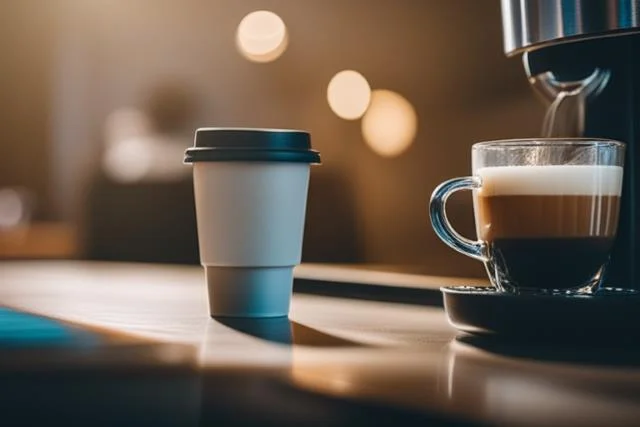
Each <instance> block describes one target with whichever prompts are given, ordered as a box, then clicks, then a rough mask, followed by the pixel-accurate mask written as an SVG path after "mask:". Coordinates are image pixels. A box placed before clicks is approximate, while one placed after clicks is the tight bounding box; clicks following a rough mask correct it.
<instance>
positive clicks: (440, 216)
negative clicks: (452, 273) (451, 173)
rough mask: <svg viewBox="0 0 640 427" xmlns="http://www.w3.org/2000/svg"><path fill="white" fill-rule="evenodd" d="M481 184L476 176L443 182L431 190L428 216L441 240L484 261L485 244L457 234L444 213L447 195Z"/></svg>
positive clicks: (485, 255) (485, 254)
mask: <svg viewBox="0 0 640 427" xmlns="http://www.w3.org/2000/svg"><path fill="white" fill-rule="evenodd" d="M481 186H482V180H481V179H480V178H479V177H477V176H467V177H464V178H453V179H450V180H448V181H445V182H443V183H442V184H440V185H439V186H438V187H436V189H435V190H433V194H432V195H431V202H430V203H429V216H430V217H431V224H432V225H433V229H434V231H435V232H436V234H437V235H438V237H439V238H440V239H442V241H443V242H445V243H446V244H447V245H449V246H450V247H451V248H453V249H455V250H456V251H458V252H460V253H462V254H464V255H467V256H470V257H471V258H474V259H477V260H480V261H483V262H485V261H487V260H488V257H487V249H486V248H487V245H486V244H485V243H484V242H482V241H480V240H478V241H473V240H469V239H467V238H466V237H463V236H461V235H460V234H458V232H457V231H456V230H454V229H453V227H452V226H451V223H450V222H449V220H448V219H447V213H446V204H447V199H449V196H451V195H452V194H453V193H455V192H456V191H460V190H473V189H476V188H480V187H481Z"/></svg>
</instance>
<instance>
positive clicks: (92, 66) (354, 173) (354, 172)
mask: <svg viewBox="0 0 640 427" xmlns="http://www.w3.org/2000/svg"><path fill="white" fill-rule="evenodd" d="M7 3H15V4H11V5H10V6H9V5H7ZM18 3H20V2H18V1H13V2H12V1H10V2H6V3H4V4H3V6H2V8H3V9H5V8H9V9H11V8H13V7H18V6H16V4H18ZM50 3H56V5H57V6H58V7H55V8H54V7H51V10H49V11H48V12H47V13H44V12H43V15H42V19H45V18H50V20H53V22H54V23H55V27H54V30H51V32H50V33H46V34H47V35H52V34H53V36H54V37H52V40H53V41H49V37H48V36H47V37H42V36H40V38H41V39H43V40H42V41H43V42H44V43H42V44H40V42H39V41H37V40H35V39H34V40H33V41H30V39H25V41H24V44H23V42H20V43H21V44H20V46H22V47H24V48H25V49H27V48H29V46H31V45H37V46H39V48H40V49H42V50H44V51H46V52H50V53H51V55H52V58H53V59H52V61H51V63H46V64H45V63H42V64H40V65H39V67H38V68H39V69H41V70H47V71H48V72H49V76H50V80H48V78H46V76H44V71H42V73H43V75H42V76H40V75H37V76H33V77H31V80H32V81H33V82H38V84H35V85H34V84H31V85H30V87H29V88H28V89H27V88H22V87H20V86H18V87H16V84H17V83H19V82H21V81H22V77H19V76H18V75H17V74H16V75H15V76H14V77H13V79H9V80H6V79H5V80H3V81H2V82H1V83H0V84H1V85H2V86H3V87H4V86H7V87H9V88H10V89H12V90H13V91H14V92H13V93H14V94H15V96H16V97H20V96H21V95H22V94H28V93H31V92H37V93H38V95H37V100H39V101H42V102H39V105H38V108H41V109H42V111H39V110H38V109H37V108H36V109H35V110H34V111H33V114H37V115H38V117H39V118H36V119H34V120H35V122H36V123H41V125H40V127H39V129H40V130H39V131H38V132H40V133H38V135H35V134H34V135H31V136H27V135H25V136H24V138H23V142H22V143H21V144H11V145H8V144H7V142H6V141H3V142H2V146H3V148H2V150H3V151H2V157H1V158H0V162H1V164H2V170H3V172H1V173H0V185H5V184H10V183H13V182H16V181H20V180H22V181H24V183H25V184H26V185H32V186H34V187H35V188H37V189H38V191H39V194H41V196H42V197H43V198H45V199H46V198H47V197H50V198H51V200H52V202H51V203H49V204H45V205H44V206H45V207H46V209H45V210H44V211H43V214H44V215H46V216H49V217H58V218H69V219H72V218H74V215H75V212H76V211H77V209H78V207H79V203H80V200H81V194H82V193H81V189H82V182H83V179H84V177H86V173H87V170H89V169H90V168H91V165H92V164H94V163H93V159H95V157H96V156H97V155H98V154H99V151H100V150H99V147H100V143H101V129H102V125H103V121H104V119H105V118H106V117H107V115H108V114H109V113H110V112H112V111H113V110H114V109H116V108H119V107H122V106H125V105H136V104H139V103H140V102H141V99H142V97H143V96H144V94H145V93H146V92H147V91H148V90H149V88H150V87H151V86H152V85H154V84H156V83H158V82H161V81H164V80H173V81H179V82H184V84H185V85H187V86H188V87H189V88H190V89H191V90H192V91H193V92H194V93H196V94H197V95H198V101H199V106H200V110H199V113H198V117H197V120H196V121H197V124H199V125H218V126H257V127H293V128H303V129H308V130H310V131H311V132H312V134H313V138H314V144H315V146H316V147H317V148H318V149H319V150H320V151H321V152H322V154H323V160H324V164H323V166H322V167H320V168H316V169H314V171H313V177H312V184H311V196H310V201H309V227H308V229H307V236H306V237H307V240H306V245H307V247H308V248H311V247H313V250H307V252H308V253H310V254H312V257H311V258H312V259H314V260H323V259H324V260H333V261H364V262H375V263H383V264H395V265H406V266H412V268H416V269H418V270H420V271H426V272H431V273H437V274H458V275H467V274H469V275H478V274H482V269H481V266H479V265H478V264H477V263H476V262H474V261H471V260H467V259H465V258H464V257H462V256H461V255H457V254H454V253H453V252H452V251H451V250H449V249H448V248H446V247H445V246H444V245H443V244H441V243H440V242H439V241H438V240H437V238H436V237H435V235H434V234H433V232H432V231H431V228H430V225H429V221H428V218H427V210H426V205H427V200H428V197H429V194H430V192H431V191H432V190H433V188H434V187H435V186H436V185H437V184H438V183H439V182H441V181H443V180H444V179H447V178H449V177H453V176H457V175H464V174H468V173H469V167H470V158H469V150H470V146H471V144H472V143H473V142H474V141H478V140H485V139H494V138H504V137H521V136H535V135H537V133H538V130H539V127H540V123H541V120H542V114H543V108H542V105H541V104H540V103H539V102H538V101H537V100H536V99H534V96H533V93H532V92H531V90H530V88H529V87H528V84H527V82H526V79H525V77H524V72H523V70H522V66H521V63H520V61H519V60H518V59H507V58H505V57H504V56H503V54H502V41H501V22H500V10H499V3H498V2H497V1H494V2H489V1H485V2H478V1H475V0H456V1H449V0H431V1H427V0H402V1H394V2H391V1H385V0H350V1H341V0H323V1H294V0H280V1H278V0H262V1H260V0H243V1H241V2H240V1H234V0H206V1H205V0H182V1H156V0H137V1H135V2H126V1H106V0H96V1H90V2H88V1H81V0H55V1H51V2H50ZM20 4H21V6H19V8H20V9H25V8H26V9H28V8H29V7H36V6H35V5H36V4H38V5H40V2H37V1H34V0H27V1H26V2H23V3H20ZM26 9H25V10H26ZM54 9H55V10H54ZM257 9H268V10H272V11H274V12H276V13H278V14H279V15H280V16H281V17H282V19H283V20H284V22H285V23H286V25H287V27H288V30H289V36H290V39H289V47H288V49H287V50H286V51H285V53H284V54H283V55H282V56H281V57H280V58H279V59H278V60H276V61H275V62H272V63H267V64H256V63H251V62H249V61H247V60H246V59H244V58H243V57H242V56H241V55H240V54H238V52H237V49H236V46H235V39H234V37H235V30H236V27H237V25H238V23H239V22H240V20H241V19H242V17H243V16H244V15H246V14H247V13H249V12H251V11H253V10H257ZM54 12H55V13H54ZM22 19H26V17H24V16H23V17H22ZM16 28H17V27H16ZM20 28H22V30H20V29H19V28H17V29H16V31H22V32H24V33H25V34H26V33H27V32H28V31H29V29H28V28H27V27H20ZM2 31H8V30H7V29H3V30H2ZM15 36H16V38H18V39H19V38H20V36H19V34H16V35H15ZM32 37H36V36H32ZM38 40H39V39H38ZM29 43H31V44H29ZM50 45H51V46H50ZM40 46H42V47H40ZM15 50H16V48H15V45H14V44H11V45H9V44H7V45H6V46H3V49H2V51H3V54H4V52H5V51H6V52H8V53H7V54H9V55H11V54H12V52H13V51H15ZM5 55H6V54H5ZM15 55H18V54H15ZM36 57H37V58H48V56H47V55H43V56H42V57H41V56H40V55H36V56H34V58H36ZM34 60H35V59H34ZM17 66H20V67H27V66H29V61H28V60H22V61H19V65H17ZM343 69H355V70H358V71H359V72H361V73H362V74H363V75H365V76H366V77H367V79H368V80H369V82H370V84H371V86H372V87H373V88H380V89H382V88H384V89H390V90H394V91H396V92H398V93H400V94H402V95H403V96H404V97H405V98H407V99H408V100H409V101H410V102H411V103H412V104H413V105H414V107H415V108H416V111H417V114H418V119H419V124H418V134H417V137H416V140H415V143H414V144H413V145H412V146H411V147H410V148H409V149H408V150H407V151H406V152H405V153H403V154H401V155H400V156H398V157H396V158H392V159H385V158H382V157H379V156H378V155H376V154H375V153H374V152H372V151H371V150H370V149H369V148H368V147H367V145H366V144H365V143H364V142H363V139H362V135H361V132H360V123H359V121H354V122H349V121H345V120H342V119H340V118H338V117H337V116H335V115H334V114H333V113H332V111H331V110H330V108H329V106H328V104H327V101H326V87H327V84H328V83H329V80H330V79H331V77H332V76H333V75H334V74H335V73H336V72H338V71H340V70H343ZM31 80H30V81H31ZM43 82H50V83H43ZM47 84H50V85H51V88H50V90H49V89H48V87H47V86H46V85H47ZM38 85H39V86H38ZM34 99H36V98H34ZM47 99H48V100H49V101H50V102H49V103H46V102H44V101H45V100H47ZM0 105H1V108H2V110H1V111H2V112H3V114H2V115H1V116H2V117H3V119H4V120H6V115H5V114H4V111H6V110H8V109H10V105H8V103H7V101H6V99H4V97H3V99H1V100H0ZM42 106H47V107H46V108H45V107H42ZM49 115H51V117H53V120H52V121H51V125H50V126H48V123H49V122H48V120H46V119H47V117H48V116H49ZM38 120H39V121H38ZM4 127H5V128H6V129H9V133H7V130H6V129H5V134H7V135H16V134H18V133H19V129H18V124H17V122H12V123H8V124H7V125H6V126H4ZM30 147H31V148H30ZM33 147H37V149H39V150H44V151H43V152H44V153H49V154H45V155H44V156H42V157H40V160H39V161H41V162H42V165H40V166H41V167H40V168H39V171H38V173H37V176H38V177H37V179H36V178H33V177H30V175H29V174H26V173H24V172H20V173H17V172H16V173H7V172H4V170H5V168H10V166H9V164H10V162H11V160H9V159H12V158H14V159H15V158H18V159H22V160H20V161H21V162H25V161H26V160H24V159H26V158H28V155H29V153H31V151H30V150H33V149H34V148H33ZM69 153H74V154H73V155H69ZM176 161H180V159H177V160H176ZM47 182H50V183H51V184H50V185H47V184H46V183H47ZM450 212H451V217H452V219H453V220H454V222H455V224H456V226H457V227H458V228H459V229H460V231H461V232H464V233H466V234H468V235H473V234H474V231H473V218H472V213H471V203H470V197H469V195H462V196H459V197H458V196H456V197H455V198H454V199H452V201H451V203H450Z"/></svg>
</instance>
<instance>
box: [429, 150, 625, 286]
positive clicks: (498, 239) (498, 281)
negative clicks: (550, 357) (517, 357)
mask: <svg viewBox="0 0 640 427" xmlns="http://www.w3.org/2000/svg"><path fill="white" fill-rule="evenodd" d="M623 160H624V144H622V143H619V142H617V141H607V140H592V139H577V138H576V139H551V138H550V139H544V138H543V139H531V140H510V141H495V142H486V143H479V144H475V145H474V146H473V148H472V174H473V175H472V176H471V177H467V178H458V179H454V180H451V181H448V182H447V183H445V184H443V186H444V187H449V190H448V191H445V190H446V189H445V188H443V186H441V187H439V189H438V190H439V193H440V194H439V195H436V194H435V193H436V192H434V197H433V198H432V219H434V218H435V221H434V227H436V232H437V234H438V235H439V236H440V237H441V238H442V239H443V240H444V241H445V242H446V243H448V244H450V245H451V246H453V247H454V248H455V249H457V250H459V251H461V252H463V253H466V254H468V255H470V256H473V257H475V258H477V259H480V260H481V261H483V262H484V264H485V267H486V270H487V273H488V275H489V279H490V280H491V282H492V284H493V285H494V286H495V287H496V288H497V289H498V290H501V291H505V292H516V293H536V292H542V293H590V292H593V291H595V290H597V288H598V287H599V285H600V284H601V282H602V280H603V278H604V273H605V267H606V264H607V262H608V260H609V255H610V252H611V249H612V247H613V243H614V240H615V235H616V231H617V226H618V215H619V211H620V194H621V190H622V174H623ZM461 180H466V181H464V182H466V183H467V184H464V183H463V182H462V181H461ZM452 182H454V183H456V185H457V186H456V185H454V186H455V188H452ZM465 188H466V189H471V190H473V205H474V214H475V223H476V232H477V236H478V241H476V242H472V241H469V240H467V239H464V238H462V237H461V236H459V235H458V234H457V233H455V232H453V234H452V233H450V232H448V231H453V229H452V228H451V226H450V224H449V223H448V221H447V222H446V224H445V223H443V222H440V223H439V222H438V211H442V212H443V210H444V201H445V200H446V197H448V194H449V193H451V192H453V191H455V190H458V189H465ZM445 193H446V194H445ZM443 196H444V198H443ZM438 199H439V200H438ZM434 208H435V209H434ZM440 219H441V218H440ZM445 221H446V218H445ZM438 225H440V227H438ZM447 227H448V228H447ZM455 239H462V240H460V243H458V244H457V245H456V244H454V243H450V242H451V241H452V240H455ZM460 245H463V246H464V245H467V246H466V247H461V246H460Z"/></svg>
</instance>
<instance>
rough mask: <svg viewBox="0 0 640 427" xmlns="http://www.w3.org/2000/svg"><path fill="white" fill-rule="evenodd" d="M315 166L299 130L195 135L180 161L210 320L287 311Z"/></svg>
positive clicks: (209, 131)
mask: <svg viewBox="0 0 640 427" xmlns="http://www.w3.org/2000/svg"><path fill="white" fill-rule="evenodd" d="M319 161H320V158H319V154H318V153H317V152H316V151H314V150H311V147H310V140H309V134H308V133H306V132H302V131H288V130H270V129H233V128H206V129H199V130H198V131H197V132H196V143H195V146H194V147H193V148H191V149H188V150H187V153H186V159H185V162H188V163H193V185H194V195H195V206H196V219H197V227H198V242H199V249H200V261H201V264H202V265H203V267H204V269H205V278H206V283H207V288H208V293H209V307H210V313H211V315H212V316H215V317H219V316H220V317H221V316H225V317H278V316H286V315H287V314H288V312H289V305H290V300H291V292H292V285H293V268H294V266H296V265H297V264H299V263H300V261H301V255H302V241H303V232H304V223H305V213H306V205H307V192H308V185H309V172H310V165H311V164H312V163H319Z"/></svg>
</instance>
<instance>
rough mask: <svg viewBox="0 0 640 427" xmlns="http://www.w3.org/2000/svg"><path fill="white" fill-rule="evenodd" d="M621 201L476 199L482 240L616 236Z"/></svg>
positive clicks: (527, 197) (560, 197) (571, 197)
mask: <svg viewBox="0 0 640 427" xmlns="http://www.w3.org/2000/svg"><path fill="white" fill-rule="evenodd" d="M619 210H620V197H619V196H610V195H589V196H586V195H585V196H583V195H499V196H488V197H484V196H482V195H479V196H477V198H476V224H477V228H478V234H479V237H480V239H482V240H484V241H488V242H491V241H494V240H496V239H515V238H544V239H546V238H569V237H571V238H577V237H610V236H614V235H615V232H616V228H617V224H618V214H619Z"/></svg>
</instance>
